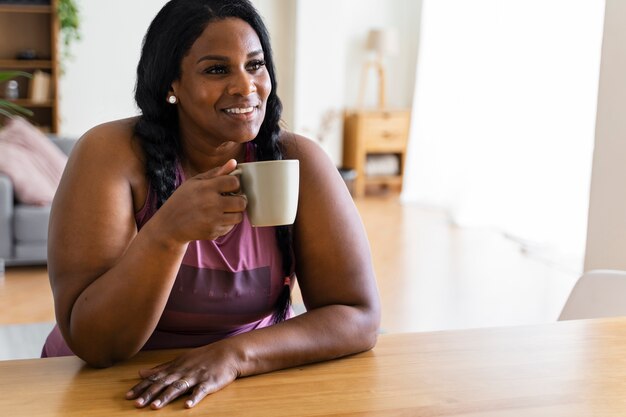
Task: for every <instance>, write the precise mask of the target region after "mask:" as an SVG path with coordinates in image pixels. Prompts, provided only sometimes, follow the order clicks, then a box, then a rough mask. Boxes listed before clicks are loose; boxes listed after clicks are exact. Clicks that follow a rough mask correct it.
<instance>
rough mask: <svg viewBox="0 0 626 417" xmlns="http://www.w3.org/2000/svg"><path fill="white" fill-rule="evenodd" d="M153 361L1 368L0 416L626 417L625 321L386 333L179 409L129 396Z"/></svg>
mask: <svg viewBox="0 0 626 417" xmlns="http://www.w3.org/2000/svg"><path fill="white" fill-rule="evenodd" d="M173 355H175V352H174V351H159V352H146V353H142V354H140V355H138V356H137V358H135V359H134V360H132V361H129V362H127V363H124V364H120V365H117V366H115V367H112V368H109V369H104V370H95V369H90V368H88V367H86V366H84V365H83V363H82V362H81V361H80V360H78V359H76V358H54V359H34V360H21V361H6V362H0V415H3V416H12V417H14V416H64V417H68V416H69V417H71V416H86V415H89V416H131V415H137V413H156V414H155V415H158V416H170V415H210V416H213V417H217V416H263V417H268V416H272V417H273V416H289V417H294V416H295V417H298V416H299V417H306V416H411V417H413V416H455V417H459V416H464V417H467V416H481V417H485V416H498V417H509V416H524V417H532V416H550V417H554V416H567V417H572V416H585V417H589V416H624V415H626V318H619V319H598V320H585V321H571V322H560V323H554V324H547V325H539V326H524V327H509V328H494V329H478V330H462V331H446V332H434V333H415V334H390V335H383V336H381V337H380V339H379V342H378V345H377V346H376V348H375V349H374V350H373V351H371V352H367V353H363V354H359V355H355V356H352V357H348V358H344V359H340V360H336V361H331V362H326V363H321V364H316V365H311V366H304V367H300V368H295V369H289V370H285V371H280V372H274V373H271V374H266V375H261V376H255V377H250V378H244V379H240V380H237V381H235V382H234V383H233V384H231V385H230V386H228V387H227V388H225V389H224V390H222V391H220V392H218V393H216V394H213V395H211V396H210V397H207V398H206V399H204V401H203V402H201V403H200V404H199V405H198V406H197V407H196V408H194V409H191V410H185V409H183V401H181V400H178V401H176V402H175V403H173V404H170V405H169V406H167V407H166V408H164V409H162V410H160V411H151V410H149V409H144V410H136V409H135V408H134V407H133V406H132V403H131V402H130V401H127V400H125V399H124V393H125V392H126V391H127V390H128V389H129V388H130V387H131V386H132V385H133V384H134V383H135V382H136V381H137V377H136V375H137V369H138V368H139V367H143V366H146V365H152V364H157V363H159V362H162V361H164V360H168V359H170V358H171V357H172V356H173Z"/></svg>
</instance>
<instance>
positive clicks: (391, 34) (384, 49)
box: [358, 28, 398, 110]
mask: <svg viewBox="0 0 626 417" xmlns="http://www.w3.org/2000/svg"><path fill="white" fill-rule="evenodd" d="M366 48H367V50H368V51H370V53H373V54H374V59H369V60H368V61H367V62H366V63H365V66H364V67H363V73H362V75H361V88H360V89H359V99H358V107H359V108H361V109H362V108H363V107H364V105H365V102H364V100H365V90H366V89H367V88H366V87H367V80H368V76H369V73H370V70H371V69H374V70H375V71H376V73H377V75H378V109H379V110H383V109H384V108H385V107H386V102H385V101H386V97H385V64H384V58H385V56H392V55H396V54H397V53H398V33H397V31H396V30H395V29H393V28H388V29H371V30H370V31H369V33H368V35H367V43H366Z"/></svg>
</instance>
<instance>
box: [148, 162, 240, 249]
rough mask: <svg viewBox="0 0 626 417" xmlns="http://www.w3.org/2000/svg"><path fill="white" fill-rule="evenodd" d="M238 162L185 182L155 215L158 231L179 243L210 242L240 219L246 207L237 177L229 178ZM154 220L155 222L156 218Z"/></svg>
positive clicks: (227, 164)
mask: <svg viewBox="0 0 626 417" xmlns="http://www.w3.org/2000/svg"><path fill="white" fill-rule="evenodd" d="M236 167H237V161H235V160H234V159H231V160H229V161H228V162H226V163H225V164H224V165H222V166H220V167H217V168H214V169H212V170H209V171H207V172H203V173H201V174H198V175H196V176H195V177H192V178H190V179H189V180H187V181H185V182H184V183H183V184H182V185H181V186H180V187H178V189H176V191H175V192H174V193H173V194H172V196H171V197H170V198H169V199H168V200H167V201H166V202H165V204H163V207H161V209H160V210H159V211H158V212H157V214H155V218H157V217H158V219H159V220H158V221H159V226H160V227H159V230H161V231H163V232H164V233H165V236H168V237H170V238H171V239H174V241H176V242H178V243H187V242H190V241H192V240H213V239H216V238H218V237H220V236H223V235H225V234H226V233H228V232H229V231H230V230H231V229H232V228H233V227H234V226H235V225H236V224H238V223H240V222H241V221H242V220H243V212H244V210H245V209H246V206H247V200H246V197H245V196H244V195H243V194H235V193H237V192H239V191H240V183H239V177H237V176H236V175H228V174H230V173H231V172H232V171H233V170H234V169H235V168H236ZM155 220H156V219H155Z"/></svg>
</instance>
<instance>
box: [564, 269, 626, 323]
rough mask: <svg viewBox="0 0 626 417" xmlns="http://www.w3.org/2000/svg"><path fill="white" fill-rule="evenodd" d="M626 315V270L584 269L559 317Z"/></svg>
mask: <svg viewBox="0 0 626 417" xmlns="http://www.w3.org/2000/svg"><path fill="white" fill-rule="evenodd" d="M614 316H626V271H614V270H602V269H598V270H593V271H588V272H585V273H584V274H583V275H582V276H581V277H580V278H579V279H578V281H577V282H576V285H574V288H573V289H572V292H571V293H570V295H569V297H568V299H567V301H566V302H565V306H564V307H563V310H561V315H560V316H559V320H576V319H592V318H598V317H614Z"/></svg>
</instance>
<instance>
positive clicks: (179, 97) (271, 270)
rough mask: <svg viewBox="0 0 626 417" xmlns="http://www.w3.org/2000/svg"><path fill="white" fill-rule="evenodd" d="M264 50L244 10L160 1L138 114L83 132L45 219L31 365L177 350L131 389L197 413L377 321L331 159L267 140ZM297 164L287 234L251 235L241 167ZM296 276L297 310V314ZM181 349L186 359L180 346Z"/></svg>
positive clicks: (369, 276)
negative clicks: (46, 284)
mask: <svg viewBox="0 0 626 417" xmlns="http://www.w3.org/2000/svg"><path fill="white" fill-rule="evenodd" d="M276 85H277V83H276V77H275V70H274V64H273V59H272V50H271V48H270V44H269V37H268V34H267V31H266V29H265V26H264V24H263V22H262V20H261V18H260V17H259V15H258V13H257V12H256V10H255V9H254V7H253V6H252V5H251V4H250V3H249V2H248V1H246V0H237V1H226V0H172V1H170V2H168V3H167V4H166V5H165V6H164V7H163V9H162V10H161V11H160V12H159V13H158V14H157V16H156V17H155V18H154V20H153V22H152V24H151V25H150V27H149V29H148V32H147V34H146V37H145V39H144V44H143V49H142V54H141V58H140V61H139V64H138V67H137V86H136V93H135V99H136V102H137V104H138V106H139V108H140V109H141V115H140V116H139V117H136V118H129V119H124V120H118V121H113V122H109V123H105V124H103V125H100V126H97V127H95V128H93V129H91V130H90V131H88V132H87V133H86V134H85V135H84V136H83V137H82V138H81V140H80V141H79V143H78V144H77V145H76V147H75V148H74V151H73V153H72V156H71V158H70V160H69V162H68V167H67V169H66V172H65V174H64V177H63V179H62V182H61V185H60V187H59V190H58V192H57V194H56V197H55V201H54V203H53V207H52V213H51V218H50V234H49V243H50V245H49V256H48V259H49V263H48V266H49V273H50V280H51V285H52V288H53V293H54V300H55V311H56V317H57V322H58V326H57V327H55V329H54V330H53V331H52V333H51V334H50V336H49V337H48V339H47V341H46V345H45V347H44V356H60V355H70V354H76V355H78V356H80V357H81V358H82V359H84V360H85V361H86V362H88V363H89V364H91V365H93V366H97V367H104V366H109V365H111V364H113V363H114V362H116V361H121V360H125V359H128V358H130V357H132V356H134V355H135V354H136V353H137V352H139V351H140V350H143V349H160V348H173V347H179V348H190V349H189V350H188V351H187V352H186V353H184V354H183V355H181V356H180V357H179V358H178V359H176V360H174V361H173V362H169V363H166V364H163V365H160V366H157V367H156V368H153V369H149V370H141V371H140V375H141V381H140V382H139V383H138V384H137V385H136V386H135V387H133V388H132V389H131V390H130V391H129V392H128V394H127V398H128V399H133V400H135V405H136V406H138V407H143V406H146V405H150V406H151V407H153V408H161V407H163V406H165V405H166V404H168V403H169V402H171V401H173V400H175V399H176V398H178V397H180V396H182V395H183V394H185V393H187V391H190V392H191V396H190V397H189V399H188V400H187V401H186V403H185V405H186V406H187V407H192V406H194V405H196V404H197V403H198V402H199V401H200V400H201V399H202V398H204V397H205V396H206V395H207V394H209V393H212V392H215V391H217V390H219V389H221V388H223V387H224V386H226V385H227V384H229V383H230V382H232V381H233V380H234V379H235V378H238V377H241V376H248V375H254V374H259V373H263V372H268V371H272V370H277V369H282V368H286V367H292V366H297V365H301V364H304V363H310V362H315V361H321V360H328V359H332V358H336V357H340V356H344V355H348V354H351V353H355V352H359V351H363V350H367V349H370V348H371V347H372V346H373V345H374V343H375V341H376V334H377V328H378V324H379V319H380V313H379V301H378V294H377V290H376V285H375V279H374V273H373V269H372V263H371V259H370V252H369V245H368V242H367V239H366V236H365V232H364V229H363V226H362V224H361V222H360V219H359V216H358V213H357V211H356V208H355V206H354V204H353V202H352V199H351V197H350V195H349V193H348V191H347V189H346V187H345V185H344V183H343V181H342V179H341V177H340V175H339V173H338V172H337V170H336V168H335V166H334V165H333V163H332V162H331V161H330V160H329V159H328V157H327V156H326V154H325V153H324V152H323V151H322V150H321V149H320V148H319V147H317V146H316V145H315V144H314V143H313V142H311V141H309V140H307V139H306V138H303V137H300V136H298V135H295V134H292V133H289V132H286V131H283V130H281V128H280V127H279V123H278V122H279V120H280V117H281V103H280V100H279V99H278V96H277V94H276V91H277V90H276ZM279 159H297V160H299V161H300V187H299V188H300V190H301V192H300V195H299V199H298V214H297V217H296V220H295V223H294V224H293V225H288V226H272V227H252V226H251V224H250V221H249V219H248V214H247V212H246V207H247V199H246V197H245V195H242V194H241V192H240V191H241V190H240V184H239V178H238V177H237V176H234V175H229V174H230V173H232V172H233V171H234V170H235V168H236V166H237V164H238V163H240V162H250V161H255V160H279ZM296 279H297V280H298V283H299V286H300V290H301V293H302V298H303V301H304V304H305V306H306V308H307V312H306V313H304V314H302V315H299V316H295V317H294V314H293V312H292V310H291V308H290V291H291V288H292V287H293V285H294V283H295V280H296ZM191 348H193V349H191Z"/></svg>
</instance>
